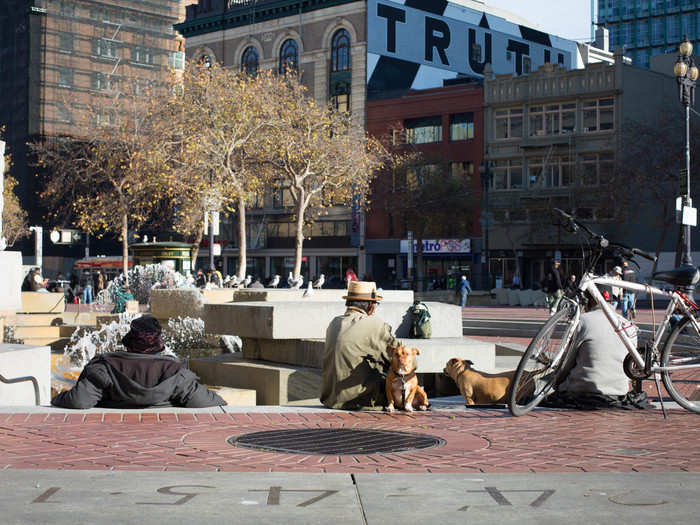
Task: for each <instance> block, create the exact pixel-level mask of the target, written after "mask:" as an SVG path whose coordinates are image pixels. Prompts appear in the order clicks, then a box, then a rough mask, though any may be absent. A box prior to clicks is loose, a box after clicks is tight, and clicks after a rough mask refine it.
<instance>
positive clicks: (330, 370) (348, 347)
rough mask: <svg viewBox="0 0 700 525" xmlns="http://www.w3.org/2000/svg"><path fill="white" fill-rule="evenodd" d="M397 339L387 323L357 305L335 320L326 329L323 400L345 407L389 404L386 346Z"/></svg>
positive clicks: (337, 406) (388, 359)
mask: <svg viewBox="0 0 700 525" xmlns="http://www.w3.org/2000/svg"><path fill="white" fill-rule="evenodd" d="M397 342H398V341H397V340H396V339H395V338H394V336H393V335H391V327H390V326H389V325H388V324H386V323H385V322H384V321H382V320H381V319H379V318H377V317H372V316H369V315H367V313H365V312H364V311H362V310H360V309H358V308H354V307H349V308H348V309H347V311H346V312H345V314H344V315H341V316H339V317H336V318H335V319H333V320H332V321H331V324H330V325H328V328H327V329H326V346H325V350H324V353H323V370H322V385H321V403H323V404H324V405H325V406H326V407H328V408H343V409H356V408H363V407H380V406H386V391H385V386H384V385H385V380H386V372H387V371H388V370H389V366H390V365H391V357H390V356H389V353H388V352H387V350H386V347H387V345H393V344H396V343H397Z"/></svg>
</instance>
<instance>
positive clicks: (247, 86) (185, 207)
mask: <svg viewBox="0 0 700 525" xmlns="http://www.w3.org/2000/svg"><path fill="white" fill-rule="evenodd" d="M84 120H85V128H84V129H85V130H86V136H85V137H83V138H81V139H72V140H67V139H65V140H63V139H50V140H48V139H47V140H45V141H43V142H41V143H35V144H33V145H32V149H33V151H34V153H35V154H36V156H37V159H38V163H39V165H40V166H43V167H44V168H45V169H46V170H47V172H48V177H47V183H46V186H45V190H44V192H43V195H42V197H43V198H44V199H46V201H47V203H48V204H49V205H50V206H51V207H52V209H55V210H56V211H55V212H54V214H55V219H56V220H57V221H60V220H61V219H63V220H72V221H73V222H74V223H75V224H76V225H77V226H78V227H80V228H81V229H83V230H85V231H89V232H93V233H98V234H100V233H105V232H112V233H116V234H117V235H119V236H120V237H121V238H122V240H123V250H124V264H125V269H126V264H127V250H128V245H127V240H128V231H129V229H132V230H138V228H139V227H140V226H141V225H142V224H143V223H144V222H145V221H146V220H148V219H149V218H150V220H151V221H152V220H153V215H154V214H156V215H157V216H162V220H163V221H164V222H167V227H169V228H173V229H175V230H177V231H179V232H180V233H182V234H185V235H191V236H194V237H195V238H197V239H198V240H201V238H202V233H203V218H204V214H205V213H206V212H208V211H213V210H217V211H218V210H221V211H229V212H234V213H235V214H236V216H237V221H238V228H237V230H238V247H239V265H238V268H239V270H238V273H239V277H243V276H244V273H245V269H246V263H245V260H246V224H245V220H246V210H247V208H248V207H249V206H250V204H251V203H252V202H254V201H255V200H256V199H257V198H258V197H260V196H262V195H263V194H265V193H269V192H271V191H274V190H279V189H281V188H285V189H287V190H288V191H289V194H290V195H291V197H292V201H293V203H294V209H293V210H290V212H291V213H292V215H293V220H294V221H295V224H296V253H295V255H296V262H295V267H294V275H295V277H298V275H299V273H300V269H301V252H302V246H303V241H304V231H303V228H304V226H305V225H308V224H309V223H311V222H313V221H314V220H315V218H317V217H318V216H320V215H322V214H324V213H326V211H327V209H328V208H329V207H330V206H333V205H339V204H348V203H350V202H353V201H355V202H360V203H362V202H363V201H364V200H365V198H366V195H367V192H368V189H369V184H370V181H371V179H372V176H373V174H374V173H375V172H376V170H377V169H379V168H380V167H381V165H382V163H383V162H384V161H385V159H386V158H388V157H387V154H386V151H385V150H384V148H383V147H382V146H381V145H380V144H379V143H378V142H377V141H375V140H374V139H372V138H370V137H367V136H366V135H365V133H364V130H363V128H362V127H361V125H359V124H358V123H356V122H354V121H352V119H351V118H350V116H349V115H347V114H345V113H339V112H338V111H336V110H334V109H331V108H328V107H324V106H320V105H318V104H317V103H315V102H314V101H313V99H312V98H311V97H309V96H307V94H306V92H305V89H304V88H303V86H301V84H300V83H299V81H298V78H296V77H294V76H291V75H286V76H280V75H275V74H273V73H272V72H260V73H258V74H257V75H253V76H249V75H246V74H244V73H239V72H236V71H233V70H232V69H225V68H221V67H219V66H217V65H216V64H209V63H207V64H206V65H204V64H190V65H189V67H188V68H187V69H186V71H185V72H184V74H180V75H177V76H175V75H174V76H173V78H172V81H171V82H170V83H167V84H163V85H158V86H155V87H154V88H153V89H152V90H150V91H148V92H144V91H143V90H140V91H139V92H136V91H135V90H132V91H130V92H126V91H125V90H122V91H121V92H120V93H119V94H118V95H117V96H107V97H104V98H102V99H98V101H97V102H96V104H95V106H94V107H91V108H88V110H87V111H86V113H85V116H84ZM164 203H165V204H164ZM68 205H69V206H68ZM166 216H167V217H166ZM157 218H158V217H156V219H157ZM162 226H165V224H162Z"/></svg>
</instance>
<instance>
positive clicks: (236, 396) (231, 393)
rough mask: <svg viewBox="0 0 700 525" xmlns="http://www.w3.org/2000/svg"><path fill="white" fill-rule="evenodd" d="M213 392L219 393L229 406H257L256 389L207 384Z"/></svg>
mask: <svg viewBox="0 0 700 525" xmlns="http://www.w3.org/2000/svg"><path fill="white" fill-rule="evenodd" d="M205 386H206V387H207V388H208V389H209V390H211V391H212V392H216V393H217V394H219V395H220V396H221V397H222V398H223V399H224V401H226V404H227V405H228V406H237V407H251V406H255V397H256V393H255V390H250V389H246V388H232V387H228V386H218V385H217V386H213V385H205Z"/></svg>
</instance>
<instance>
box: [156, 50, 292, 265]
mask: <svg viewBox="0 0 700 525" xmlns="http://www.w3.org/2000/svg"><path fill="white" fill-rule="evenodd" d="M279 83H280V82H279V80H278V79H277V78H276V77H274V76H273V75H272V74H271V73H270V72H266V73H263V72H261V73H259V74H257V75H255V76H249V75H246V74H244V73H239V72H237V71H234V70H232V69H224V68H222V67H220V66H218V65H217V64H211V63H209V62H207V63H206V64H190V65H189V67H188V68H187V70H186V71H185V73H184V75H183V78H182V80H181V85H180V86H179V88H178V96H175V97H173V98H172V99H171V101H170V105H169V109H168V112H169V114H170V116H171V119H172V120H171V121H170V123H171V124H170V125H169V127H170V130H169V134H170V137H171V140H172V144H171V147H172V148H174V149H175V150H176V151H177V152H178V153H177V154H175V155H173V157H172V159H173V175H174V178H173V186H172V187H173V188H174V189H175V191H174V196H175V197H174V198H175V204H176V206H177V209H178V218H177V220H176V222H175V227H176V228H177V229H178V230H179V231H181V232H182V233H195V234H196V236H197V239H196V241H199V242H201V238H202V235H203V233H204V229H203V222H202V221H203V218H204V214H205V213H206V212H208V211H213V210H222V211H223V210H228V211H235V212H236V213H237V216H238V248H239V252H238V261H239V264H238V277H239V278H240V279H242V278H243V277H245V271H246V247H247V243H246V209H247V205H248V203H249V202H250V201H252V200H254V199H255V198H256V197H257V196H258V195H260V194H262V193H263V192H264V190H265V183H266V180H267V176H266V170H265V167H264V165H263V164H262V161H261V159H260V149H261V147H262V146H261V144H262V136H263V128H264V127H265V125H266V122H265V120H264V119H263V115H264V113H265V112H264V109H263V108H264V105H265V104H267V103H268V101H269V97H270V93H271V92H273V91H274V90H275V89H276V87H277V86H278V85H279ZM199 242H196V244H197V246H198V245H199ZM210 249H211V248H210ZM195 257H196V255H195Z"/></svg>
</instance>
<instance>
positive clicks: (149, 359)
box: [51, 316, 226, 408]
mask: <svg viewBox="0 0 700 525" xmlns="http://www.w3.org/2000/svg"><path fill="white" fill-rule="evenodd" d="M122 344H123V345H124V347H125V348H126V349H127V351H126V352H110V353H106V354H100V355H98V356H95V357H94V358H93V359H91V360H90V362H89V363H88V364H87V365H85V368H84V369H83V371H82V373H81V374H80V377H79V378H78V382H77V384H76V385H75V386H74V387H73V388H72V389H71V390H68V391H66V392H62V393H60V394H58V395H57V396H56V397H54V398H53V399H52V400H51V404H52V405H54V406H57V407H63V408H92V407H94V406H100V407H110V408H130V407H131V408H138V407H148V406H181V407H185V408H204V407H212V406H219V405H225V404H226V401H224V400H223V399H222V398H221V397H220V396H219V395H218V394H216V393H214V392H211V391H210V390H209V389H207V388H206V387H205V386H204V385H202V384H200V383H199V382H198V381H197V376H196V375H195V374H194V372H192V371H191V370H188V369H187V368H185V365H184V364H183V363H181V362H180V361H178V360H177V359H176V358H174V357H169V356H159V355H154V354H157V353H159V352H161V351H163V349H164V348H165V345H164V343H163V338H162V330H161V326H160V323H159V322H158V320H157V319H156V318H154V317H151V316H143V317H139V318H137V319H134V320H133V321H132V322H131V329H130V330H129V333H127V334H126V335H125V336H124V338H123V339H122Z"/></svg>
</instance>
